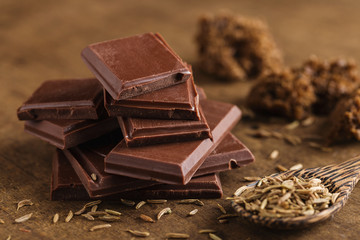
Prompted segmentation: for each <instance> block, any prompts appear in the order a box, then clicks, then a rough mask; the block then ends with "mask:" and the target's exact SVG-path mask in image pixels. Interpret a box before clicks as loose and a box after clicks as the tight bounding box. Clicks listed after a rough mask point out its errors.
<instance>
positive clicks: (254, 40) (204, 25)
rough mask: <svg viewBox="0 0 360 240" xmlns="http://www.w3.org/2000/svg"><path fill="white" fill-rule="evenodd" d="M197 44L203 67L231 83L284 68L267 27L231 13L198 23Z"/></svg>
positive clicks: (209, 17)
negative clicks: (231, 81)
mask: <svg viewBox="0 0 360 240" xmlns="http://www.w3.org/2000/svg"><path fill="white" fill-rule="evenodd" d="M196 41H197V45H198V52H199V57H200V66H201V68H202V69H203V70H204V71H206V72H208V73H210V74H214V75H215V76H218V77H221V78H224V79H229V80H244V79H245V78H255V77H259V76H261V75H265V74H269V73H271V72H279V71H280V70H281V69H282V68H283V59H282V55H281V53H280V51H279V50H278V48H277V47H276V44H275V42H274V39H273V37H272V36H271V34H270V31H269V29H268V27H267V25H266V24H265V23H264V22H263V21H260V20H258V19H250V18H245V17H241V16H236V15H232V14H229V13H221V14H218V15H215V16H204V17H202V18H200V20H199V31H198V34H197V38H196Z"/></svg>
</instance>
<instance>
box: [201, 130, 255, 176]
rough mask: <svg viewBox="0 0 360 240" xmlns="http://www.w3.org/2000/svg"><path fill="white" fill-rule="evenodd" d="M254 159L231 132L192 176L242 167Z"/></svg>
mask: <svg viewBox="0 0 360 240" xmlns="http://www.w3.org/2000/svg"><path fill="white" fill-rule="evenodd" d="M254 161H255V157H254V155H253V154H252V153H251V151H250V150H249V149H248V148H247V147H246V146H245V145H244V144H243V143H242V142H241V141H240V140H239V139H237V138H236V137H235V136H234V135H233V134H231V133H228V134H227V135H226V137H225V138H224V139H223V140H222V141H221V142H220V144H219V145H218V146H217V147H216V148H215V150H214V151H212V152H211V154H210V155H209V156H208V157H207V158H206V160H205V162H204V163H203V164H202V165H201V167H200V168H199V169H198V170H197V171H196V173H195V174H194V177H196V176H202V175H206V174H210V173H217V172H224V171H228V170H232V169H235V168H240V167H244V166H246V165H248V164H250V163H252V162H254Z"/></svg>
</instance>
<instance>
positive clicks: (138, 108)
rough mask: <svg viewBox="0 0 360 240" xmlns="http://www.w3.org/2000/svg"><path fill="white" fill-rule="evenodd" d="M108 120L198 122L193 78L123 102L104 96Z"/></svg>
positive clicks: (198, 114)
mask: <svg viewBox="0 0 360 240" xmlns="http://www.w3.org/2000/svg"><path fill="white" fill-rule="evenodd" d="M105 108H106V110H107V112H108V114H109V116H122V117H135V118H136V117H137V118H150V119H188V120H199V119H200V113H199V96H198V94H197V91H196V89H195V85H194V80H193V77H190V78H189V79H188V80H186V82H183V83H180V84H176V85H174V86H170V87H166V88H163V89H160V90H156V91H153V92H149V93H145V94H142V95H139V96H136V97H132V98H127V99H123V100H114V99H113V98H112V97H111V96H110V94H108V93H106V92H105Z"/></svg>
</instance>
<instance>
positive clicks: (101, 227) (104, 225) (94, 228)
mask: <svg viewBox="0 0 360 240" xmlns="http://www.w3.org/2000/svg"><path fill="white" fill-rule="evenodd" d="M109 227H111V225H110V224H100V225H96V226H93V227H92V228H90V232H93V231H95V230H99V229H103V228H109Z"/></svg>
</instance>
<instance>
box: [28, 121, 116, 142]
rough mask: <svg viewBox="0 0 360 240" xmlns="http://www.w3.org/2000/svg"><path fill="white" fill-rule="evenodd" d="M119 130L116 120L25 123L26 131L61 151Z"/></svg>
mask: <svg viewBox="0 0 360 240" xmlns="http://www.w3.org/2000/svg"><path fill="white" fill-rule="evenodd" d="M116 129H119V124H118V121H117V119H116V118H106V119H102V120H41V121H33V120H27V121H25V131H26V132H28V133H30V134H31V135H34V136H36V137H39V138H41V139H42V140H44V141H46V142H48V143H50V144H52V145H54V146H56V147H57V148H60V149H66V148H70V147H74V146H76V145H79V144H81V143H84V142H87V141H89V140H91V139H95V138H98V137H100V136H102V135H104V134H107V133H109V132H112V131H114V130H116Z"/></svg>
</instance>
